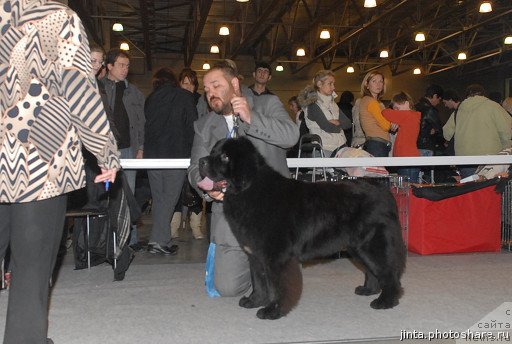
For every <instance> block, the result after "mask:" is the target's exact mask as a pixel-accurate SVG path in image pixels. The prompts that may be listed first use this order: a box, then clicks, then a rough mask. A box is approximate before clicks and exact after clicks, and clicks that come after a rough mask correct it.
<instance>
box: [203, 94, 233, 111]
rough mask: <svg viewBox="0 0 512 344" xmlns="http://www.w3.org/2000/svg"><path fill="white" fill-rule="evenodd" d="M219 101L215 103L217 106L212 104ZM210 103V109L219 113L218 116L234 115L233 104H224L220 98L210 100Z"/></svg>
mask: <svg viewBox="0 0 512 344" xmlns="http://www.w3.org/2000/svg"><path fill="white" fill-rule="evenodd" d="M216 99H218V100H219V101H220V102H219V101H216V102H215V105H213V104H212V103H213V102H212V100H216ZM208 103H209V104H210V108H211V109H212V110H213V111H214V112H215V113H217V114H218V115H230V114H232V113H233V107H232V106H231V103H230V102H228V103H224V102H223V101H222V99H220V98H218V97H214V98H212V99H210V100H209V101H208Z"/></svg>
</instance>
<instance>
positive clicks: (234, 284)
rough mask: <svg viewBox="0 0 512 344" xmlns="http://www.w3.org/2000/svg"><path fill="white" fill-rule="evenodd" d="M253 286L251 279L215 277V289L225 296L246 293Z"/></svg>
mask: <svg viewBox="0 0 512 344" xmlns="http://www.w3.org/2000/svg"><path fill="white" fill-rule="evenodd" d="M250 287H251V281H250V279H245V280H240V279H237V280H236V279H229V278H222V276H219V278H215V289H217V291H218V292H219V294H220V296H223V297H234V296H242V295H244V294H245V293H246V292H247V291H248V290H249V288H250Z"/></svg>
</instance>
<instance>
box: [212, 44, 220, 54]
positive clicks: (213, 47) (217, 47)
mask: <svg viewBox="0 0 512 344" xmlns="http://www.w3.org/2000/svg"><path fill="white" fill-rule="evenodd" d="M210 52H211V53H212V54H218V53H220V49H219V46H218V45H217V44H214V45H212V46H211V47H210Z"/></svg>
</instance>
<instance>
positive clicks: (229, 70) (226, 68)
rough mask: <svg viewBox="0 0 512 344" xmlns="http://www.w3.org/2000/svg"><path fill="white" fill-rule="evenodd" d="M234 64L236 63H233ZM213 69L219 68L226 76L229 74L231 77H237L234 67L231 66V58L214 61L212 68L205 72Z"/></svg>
mask: <svg viewBox="0 0 512 344" xmlns="http://www.w3.org/2000/svg"><path fill="white" fill-rule="evenodd" d="M235 66H236V65H235ZM214 70H220V71H222V72H223V73H224V75H226V76H230V77H232V78H237V77H238V71H237V70H236V68H234V67H233V61H232V60H223V61H219V62H217V63H215V64H214V65H213V67H212V68H210V70H209V71H208V72H206V74H208V73H209V72H211V71H214Z"/></svg>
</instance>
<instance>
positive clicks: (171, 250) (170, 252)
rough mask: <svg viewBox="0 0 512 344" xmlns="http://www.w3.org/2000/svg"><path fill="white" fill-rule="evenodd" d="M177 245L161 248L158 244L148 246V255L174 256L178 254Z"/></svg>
mask: <svg viewBox="0 0 512 344" xmlns="http://www.w3.org/2000/svg"><path fill="white" fill-rule="evenodd" d="M178 248H179V247H178V245H171V246H161V245H159V244H148V252H149V253H154V254H156V253H159V254H165V255H166V256H174V255H175V254H176V253H178Z"/></svg>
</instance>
